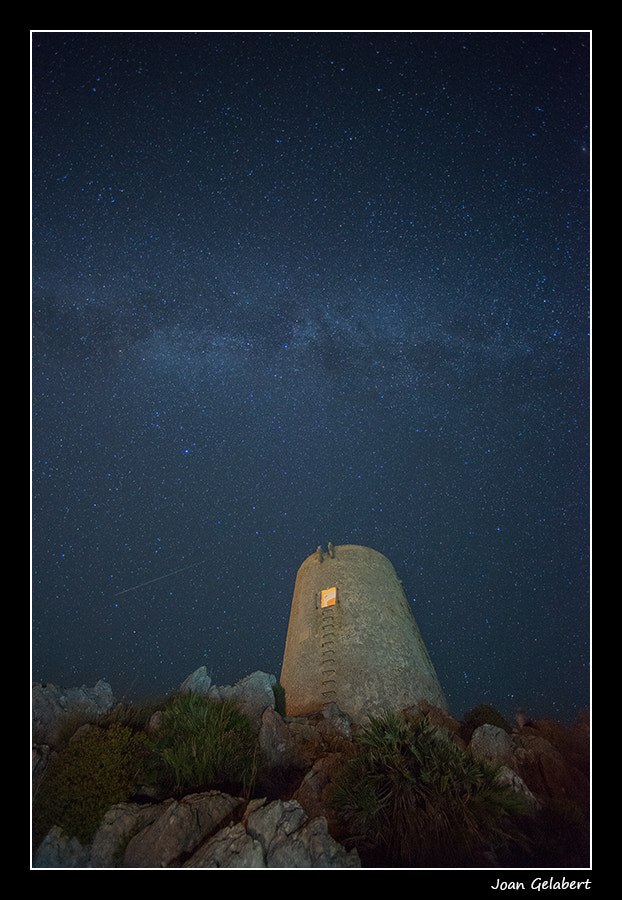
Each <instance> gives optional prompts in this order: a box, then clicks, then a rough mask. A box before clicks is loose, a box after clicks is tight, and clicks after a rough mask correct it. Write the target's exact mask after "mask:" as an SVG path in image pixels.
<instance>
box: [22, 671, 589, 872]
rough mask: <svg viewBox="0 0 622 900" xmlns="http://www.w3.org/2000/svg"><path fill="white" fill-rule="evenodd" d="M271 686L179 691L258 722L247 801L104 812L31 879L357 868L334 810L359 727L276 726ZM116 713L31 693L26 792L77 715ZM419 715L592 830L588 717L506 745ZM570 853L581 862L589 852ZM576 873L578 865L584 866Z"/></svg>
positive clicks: (200, 679) (97, 704)
mask: <svg viewBox="0 0 622 900" xmlns="http://www.w3.org/2000/svg"><path fill="white" fill-rule="evenodd" d="M275 683H276V680H275V678H274V676H272V675H266V674H265V673H261V672H255V673H253V674H252V675H250V676H248V678H246V679H243V680H242V681H241V682H239V683H238V684H237V685H234V686H225V687H215V686H213V685H211V682H210V681H209V678H208V676H207V674H206V672H205V670H204V669H199V670H197V672H195V673H193V675H191V676H189V678H188V679H187V680H186V682H184V685H182V690H193V691H196V692H199V693H203V694H204V695H206V696H211V697H213V698H214V699H225V698H233V699H236V700H238V702H239V703H240V705H241V706H242V708H243V709H244V710H245V711H246V712H247V713H248V715H249V716H250V717H251V718H252V719H253V721H254V722H255V724H256V726H257V728H258V730H259V748H260V754H261V758H262V771H263V773H264V774H263V775H262V778H261V779H260V780H259V781H258V783H257V785H256V789H255V791H254V794H253V796H252V797H251V798H248V797H246V798H242V797H238V796H233V795H231V794H229V793H227V792H226V791H221V790H208V791H204V792H199V793H193V794H189V795H187V796H184V797H182V798H177V799H173V798H171V797H167V798H155V797H149V796H147V795H141V796H137V797H136V798H134V802H127V803H119V804H116V805H115V806H113V807H112V808H111V809H109V810H108V812H107V813H106V815H105V817H104V819H103V821H102V823H101V826H100V827H99V830H98V831H97V833H96V835H95V838H94V840H93V841H92V843H91V844H90V846H82V845H81V844H80V843H79V842H78V841H77V840H76V839H75V838H70V837H68V836H66V835H64V834H63V833H62V831H61V829H60V828H59V827H58V826H55V827H53V828H52V829H51V830H50V831H49V833H48V834H47V836H46V837H45V838H44V840H43V841H42V843H41V844H40V845H39V846H38V847H37V848H36V852H35V854H34V858H33V867H34V868H114V867H123V868H139V869H140V868H174V867H177V868H179V867H185V868H264V867H265V868H360V867H361V859H360V858H359V854H358V852H357V850H356V849H355V847H353V846H352V843H351V842H350V841H348V835H347V834H346V833H344V829H343V823H342V822H341V821H340V819H339V816H338V815H337V814H336V812H335V810H334V809H333V807H332V806H331V795H332V788H333V783H334V780H335V778H336V776H337V775H338V773H339V772H340V770H341V768H342V766H343V764H344V762H345V760H347V759H348V758H349V757H350V756H351V755H352V753H353V752H354V750H353V748H354V744H353V737H354V735H355V733H356V731H357V725H356V724H355V723H353V722H352V721H351V720H350V719H349V717H348V716H347V715H346V714H344V713H343V712H341V710H339V709H338V708H337V707H335V706H332V707H328V708H327V709H325V710H324V711H323V712H320V713H317V714H315V715H313V716H299V717H288V716H283V715H281V714H280V713H279V712H277V710H276V708H275V706H276V704H275V694H274V691H273V686H274V685H275ZM114 704H115V700H114V697H113V696H112V691H111V690H110V688H109V686H108V685H106V684H105V683H104V682H98V683H97V685H95V687H94V688H91V689H89V688H85V687H83V688H78V689H73V690H71V691H63V690H61V689H59V688H57V687H55V686H54V685H34V686H33V709H32V712H33V792H34V791H36V789H37V786H38V784H39V782H40V779H41V778H42V776H43V773H44V771H45V768H46V766H47V764H48V763H49V760H50V759H51V758H53V756H54V753H55V750H54V747H55V741H56V740H57V735H58V731H59V729H60V728H61V726H62V723H63V720H65V719H66V718H67V717H68V716H69V715H70V714H71V712H72V711H75V709H78V708H79V709H80V710H82V711H83V712H85V714H89V715H91V716H92V717H93V718H95V719H96V718H97V716H99V715H101V714H102V713H104V712H107V711H108V710H110V709H111V708H112V707H113V706H114ZM424 705H425V704H424ZM424 705H422V708H421V710H419V711H420V712H424V713H426V714H427V715H428V717H429V718H430V720H431V721H432V722H433V724H435V725H437V726H438V727H439V728H442V729H443V730H444V731H446V732H447V734H448V735H449V736H450V738H451V739H452V740H454V741H455V742H457V743H458V744H460V745H461V746H463V747H468V748H469V749H470V751H471V753H472V754H473V756H475V757H476V758H477V759H480V760H489V761H491V762H494V763H495V764H496V765H498V766H501V767H502V777H503V778H504V779H506V780H507V782H508V783H510V784H511V785H512V786H513V788H514V790H516V791H517V792H520V793H521V794H522V795H523V797H524V798H525V799H526V800H527V801H528V803H529V804H530V805H531V807H532V809H533V811H534V812H537V813H539V814H542V815H543V814H546V813H547V811H549V810H550V811H552V812H553V813H555V814H556V815H558V814H559V809H562V808H566V807H567V808H570V807H572V809H573V810H574V813H573V814H574V815H581V816H584V817H585V819H586V821H587V820H588V819H589V803H590V799H589V798H590V790H589V719H588V717H587V716H583V717H580V719H579V721H578V722H577V723H576V724H575V725H573V726H564V725H561V724H560V723H557V722H554V721H550V720H539V721H537V722H529V721H525V722H523V724H522V725H521V726H520V727H517V728H516V729H515V730H514V731H513V732H512V733H508V731H507V730H505V729H504V728H501V727H499V726H497V725H492V724H488V723H486V724H483V725H479V726H477V727H475V728H472V727H470V726H468V725H467V724H465V723H464V722H458V721H457V720H455V719H452V718H451V717H450V716H448V715H447V714H446V713H444V712H443V711H441V710H438V709H436V708H433V707H429V706H427V707H426V708H425V709H424V708H423V706H424ZM543 811H544V813H543ZM576 853H577V854H578V856H579V857H584V856H585V853H586V848H585V847H581V848H577V850H576ZM573 862H574V860H572V859H570V860H568V864H572V863H573ZM576 862H577V864H579V865H581V864H583V865H585V864H586V861H585V860H584V859H583V858H581V859H577V861H576ZM363 865H365V860H363Z"/></svg>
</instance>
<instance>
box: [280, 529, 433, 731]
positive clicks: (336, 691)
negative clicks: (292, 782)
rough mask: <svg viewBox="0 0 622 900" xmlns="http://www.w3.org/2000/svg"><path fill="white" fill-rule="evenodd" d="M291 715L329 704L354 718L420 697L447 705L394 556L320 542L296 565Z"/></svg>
mask: <svg viewBox="0 0 622 900" xmlns="http://www.w3.org/2000/svg"><path fill="white" fill-rule="evenodd" d="M281 685H282V686H283V688H284V690H285V704H286V711H287V715H290V716H298V715H305V714H308V713H312V712H316V711H318V710H321V709H322V708H323V707H324V706H326V705H327V704H329V703H336V704H337V706H338V707H339V708H340V709H341V710H343V711H344V712H346V713H348V714H349V715H350V716H351V717H352V718H353V719H354V720H355V721H362V720H363V719H365V717H366V716H368V715H370V714H371V715H377V714H378V713H379V712H381V711H382V710H384V709H404V708H406V707H407V706H411V705H412V704H414V703H416V702H417V701H419V700H427V701H428V702H429V703H431V704H433V705H434V706H438V707H440V708H441V709H444V710H447V702H446V700H445V696H444V694H443V691H442V689H441V686H440V684H439V681H438V678H437V676H436V672H435V671H434V666H433V665H432V660H431V659H430V657H429V655H428V651H427V650H426V648H425V644H424V643H423V639H422V637H421V633H420V632H419V628H418V627H417V623H416V622H415V619H414V617H413V615H412V612H411V610H410V607H409V605H408V601H407V600H406V597H405V596H404V592H403V590H402V585H401V582H400V581H399V580H398V578H397V575H396V574H395V569H394V568H393V566H392V565H391V563H390V562H389V560H388V559H387V558H386V557H385V556H383V555H382V553H378V552H377V551H376V550H371V549H370V548H369V547H360V546H358V545H356V544H343V545H340V546H337V547H333V545H332V544H329V545H328V550H322V549H321V548H320V547H318V549H317V551H316V552H315V553H313V554H312V555H311V556H309V557H308V559H306V560H305V561H304V562H303V564H302V565H301V567H300V569H299V570H298V575H297V577H296V584H295V587H294V596H293V599H292V608H291V613H290V617H289V627H288V630H287V641H286V644H285V654H284V657H283V669H282V671H281Z"/></svg>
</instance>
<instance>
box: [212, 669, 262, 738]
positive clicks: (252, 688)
mask: <svg viewBox="0 0 622 900" xmlns="http://www.w3.org/2000/svg"><path fill="white" fill-rule="evenodd" d="M275 684H276V678H275V677H274V675H268V674H266V673H265V672H252V673H251V674H250V675H247V676H246V678H243V679H242V680H241V681H238V682H237V683H236V684H234V685H233V686H231V685H223V686H222V687H217V686H216V685H212V687H211V688H210V689H209V691H208V693H207V696H208V697H210V698H211V699H213V700H237V702H238V703H239V704H240V707H241V708H242V710H243V712H245V713H246V715H247V716H249V717H250V718H251V719H252V720H253V721H254V722H255V724H256V725H257V726H259V725H260V723H261V716H262V714H263V711H264V710H265V709H267V708H268V707H270V708H271V709H274V707H275V705H276V704H275V699H274V691H273V690H272V686H273V685H275Z"/></svg>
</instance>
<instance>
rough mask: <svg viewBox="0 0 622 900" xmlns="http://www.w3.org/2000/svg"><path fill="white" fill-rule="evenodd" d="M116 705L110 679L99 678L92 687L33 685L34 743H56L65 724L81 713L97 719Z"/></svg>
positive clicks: (86, 716)
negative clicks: (101, 679) (108, 680)
mask: <svg viewBox="0 0 622 900" xmlns="http://www.w3.org/2000/svg"><path fill="white" fill-rule="evenodd" d="M114 704H115V699H114V697H113V694H112V688H111V687H110V685H109V684H108V683H107V682H106V681H98V682H97V684H96V685H95V686H94V687H92V688H89V687H87V686H86V685H82V687H79V688H69V689H65V688H61V687H57V686H56V685H54V684H33V686H32V738H33V743H34V744H42V745H52V746H53V745H54V744H55V743H56V742H57V740H58V735H59V731H60V729H61V728H62V726H63V723H64V722H65V721H66V720H67V719H68V718H69V717H70V716H72V715H75V714H76V713H81V714H83V715H84V717H85V718H89V719H94V718H97V716H100V715H103V713H106V712H108V711H109V710H110V709H112V707H113V706H114Z"/></svg>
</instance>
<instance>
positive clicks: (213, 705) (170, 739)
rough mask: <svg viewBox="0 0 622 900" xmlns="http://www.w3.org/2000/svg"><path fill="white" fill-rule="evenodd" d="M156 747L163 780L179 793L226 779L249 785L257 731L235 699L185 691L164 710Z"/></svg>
mask: <svg viewBox="0 0 622 900" xmlns="http://www.w3.org/2000/svg"><path fill="white" fill-rule="evenodd" d="M152 750H153V753H154V755H155V757H156V759H157V760H159V761H160V764H161V768H160V776H159V780H160V782H161V783H162V784H163V785H164V786H170V787H171V788H172V789H173V790H175V791H177V792H179V793H183V792H187V791H188V790H193V789H197V788H201V787H206V786H209V785H215V784H222V783H231V784H234V785H240V786H241V787H242V789H248V788H249V786H250V785H251V783H252V781H253V778H254V776H255V772H256V759H257V733H256V730H255V728H254V726H253V724H252V722H251V720H250V719H249V718H248V716H246V715H245V714H244V713H243V712H242V711H241V710H240V708H239V706H238V705H237V703H235V702H234V701H232V700H220V701H214V700H209V699H207V698H206V697H202V696H201V695H199V694H195V693H184V694H179V695H178V696H176V697H174V698H173V699H172V700H171V701H170V702H169V703H168V705H167V706H165V708H164V709H163V711H162V719H161V723H160V726H159V729H158V734H157V736H156V738H155V739H154V741H153V743H152Z"/></svg>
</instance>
